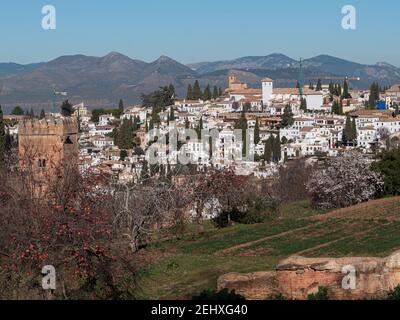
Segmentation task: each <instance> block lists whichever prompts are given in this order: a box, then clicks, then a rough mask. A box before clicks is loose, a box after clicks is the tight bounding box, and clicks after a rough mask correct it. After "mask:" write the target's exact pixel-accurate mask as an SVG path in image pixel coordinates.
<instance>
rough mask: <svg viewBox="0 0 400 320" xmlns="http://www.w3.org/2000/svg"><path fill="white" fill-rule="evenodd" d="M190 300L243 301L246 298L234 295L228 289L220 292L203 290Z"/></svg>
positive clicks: (233, 292)
mask: <svg viewBox="0 0 400 320" xmlns="http://www.w3.org/2000/svg"><path fill="white" fill-rule="evenodd" d="M192 300H197V301H207V300H208V301H245V300H246V298H245V297H243V296H241V295H240V294H237V293H235V291H234V290H233V291H229V290H228V289H223V290H221V291H216V290H204V291H203V292H201V293H200V295H198V296H194V297H193V298H192Z"/></svg>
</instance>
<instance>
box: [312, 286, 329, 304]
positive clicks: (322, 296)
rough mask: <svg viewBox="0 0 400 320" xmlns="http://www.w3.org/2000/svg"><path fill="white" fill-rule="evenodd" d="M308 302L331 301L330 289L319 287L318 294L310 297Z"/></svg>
mask: <svg viewBox="0 0 400 320" xmlns="http://www.w3.org/2000/svg"><path fill="white" fill-rule="evenodd" d="M307 300H320V301H322V300H329V295H328V289H327V288H325V287H318V292H317V293H315V294H310V295H308V297H307Z"/></svg>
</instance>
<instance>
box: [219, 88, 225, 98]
mask: <svg viewBox="0 0 400 320" xmlns="http://www.w3.org/2000/svg"><path fill="white" fill-rule="evenodd" d="M223 94H224V93H223V91H222V88H221V87H219V89H218V96H219V97H221V96H222V95H223Z"/></svg>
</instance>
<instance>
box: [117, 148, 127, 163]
mask: <svg viewBox="0 0 400 320" xmlns="http://www.w3.org/2000/svg"><path fill="white" fill-rule="evenodd" d="M127 156H128V152H127V151H126V150H121V151H120V153H119V159H120V160H121V161H125V158H126V157H127Z"/></svg>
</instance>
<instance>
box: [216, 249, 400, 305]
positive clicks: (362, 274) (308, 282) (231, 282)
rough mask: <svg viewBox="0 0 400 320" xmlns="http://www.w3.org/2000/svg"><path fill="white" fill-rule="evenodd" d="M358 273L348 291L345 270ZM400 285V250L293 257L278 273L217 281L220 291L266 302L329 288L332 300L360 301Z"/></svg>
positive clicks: (225, 277)
mask: <svg viewBox="0 0 400 320" xmlns="http://www.w3.org/2000/svg"><path fill="white" fill-rule="evenodd" d="M346 266H352V267H354V269H355V270H356V282H355V284H356V287H355V289H354V290H345V289H343V286H342V281H343V279H344V278H345V276H346V274H344V273H342V270H343V267H346ZM398 285H400V251H399V252H396V253H394V254H393V255H391V256H389V257H387V258H340V259H331V258H317V259H308V258H303V257H298V256H296V257H290V258H288V259H286V260H283V261H281V262H280V263H279V265H278V267H277V269H276V271H273V272H258V273H253V274H247V275H243V274H234V273H231V274H227V275H224V276H221V277H220V278H219V279H218V288H219V289H224V288H228V289H230V290H235V291H236V292H237V293H239V294H242V295H244V296H245V297H246V298H247V299H250V300H263V299H268V298H270V297H271V296H274V295H277V294H282V295H283V296H284V297H285V298H287V299H296V300H304V299H307V297H308V295H310V294H313V293H316V292H318V288H319V287H326V288H327V289H328V294H329V298H330V299H334V300H360V299H371V298H378V297H383V296H385V295H386V294H387V293H388V292H389V291H391V290H393V289H394V288H395V287H397V286H398Z"/></svg>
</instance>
